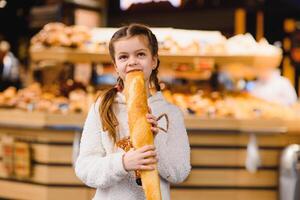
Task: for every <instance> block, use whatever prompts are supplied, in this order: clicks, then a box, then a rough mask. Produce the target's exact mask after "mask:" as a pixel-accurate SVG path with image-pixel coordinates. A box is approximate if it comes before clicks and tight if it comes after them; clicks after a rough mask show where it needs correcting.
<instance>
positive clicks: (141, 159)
mask: <svg viewBox="0 0 300 200" xmlns="http://www.w3.org/2000/svg"><path fill="white" fill-rule="evenodd" d="M156 163H157V154H156V152H155V147H154V146H153V145H147V146H144V147H141V148H139V149H137V150H134V149H130V150H129V151H128V152H127V153H125V154H124V156H123V164H124V168H125V170H126V171H133V170H154V169H155V166H154V164H156Z"/></svg>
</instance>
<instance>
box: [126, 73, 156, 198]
mask: <svg viewBox="0 0 300 200" xmlns="http://www.w3.org/2000/svg"><path fill="white" fill-rule="evenodd" d="M125 96H126V104H127V109H128V124H129V131H130V139H131V142H132V145H133V147H134V148H141V147H143V146H145V145H153V143H154V137H153V134H152V132H151V125H150V123H149V122H148V121H147V118H146V114H147V113H148V112H149V110H148V105H147V93H146V87H145V81H144V74H143V72H142V71H133V72H130V73H128V74H127V76H126V80H125ZM141 179H142V186H143V189H144V192H145V196H146V199H147V200H160V199H161V192H160V178H159V175H158V170H157V166H156V167H155V170H152V171H141Z"/></svg>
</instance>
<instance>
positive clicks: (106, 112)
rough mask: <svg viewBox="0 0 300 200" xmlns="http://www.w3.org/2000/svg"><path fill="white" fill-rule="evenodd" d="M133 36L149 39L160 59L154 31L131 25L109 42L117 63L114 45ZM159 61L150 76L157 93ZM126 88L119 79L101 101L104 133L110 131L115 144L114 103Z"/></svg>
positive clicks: (151, 49) (121, 29)
mask: <svg viewBox="0 0 300 200" xmlns="http://www.w3.org/2000/svg"><path fill="white" fill-rule="evenodd" d="M133 36H144V37H146V38H147V39H148V45H149V49H150V51H151V54H152V56H153V57H154V56H156V57H158V42H157V39H156V37H155V35H154V34H153V33H152V31H151V30H150V29H149V28H148V27H147V26H145V25H142V24H130V25H129V26H123V27H121V28H120V29H119V30H118V31H117V32H115V33H114V35H113V36H112V38H111V40H110V42H109V54H110V56H111V58H112V60H113V62H114V63H115V49H114V43H115V42H116V41H118V40H119V39H121V38H124V37H127V38H130V37H133ZM159 63H160V62H159V59H157V66H156V68H155V69H154V70H152V72H151V75H150V87H155V89H156V91H160V85H159V81H158V78H157V74H158V67H159ZM123 87H124V83H123V80H122V79H121V78H120V77H119V78H118V80H117V85H116V86H115V87H112V88H110V89H108V90H106V91H105V92H104V93H103V95H102V99H101V104H100V107H99V112H100V119H101V122H102V127H103V131H108V133H109V135H110V136H111V138H112V139H113V141H114V142H116V141H117V133H116V127H117V126H118V125H119V123H118V119H117V117H116V115H115V113H114V111H113V103H114V99H115V97H116V94H117V92H118V91H119V90H122V89H123Z"/></svg>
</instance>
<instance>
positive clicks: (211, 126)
mask: <svg viewBox="0 0 300 200" xmlns="http://www.w3.org/2000/svg"><path fill="white" fill-rule="evenodd" d="M85 117H86V115H85V114H83V113H78V114H77V113H70V114H53V113H43V112H38V111H34V112H26V111H22V110H16V109H0V125H2V126H16V127H32V128H44V127H50V128H58V129H60V128H61V129H66V128H71V129H72V128H73V129H74V128H77V129H80V128H82V126H83V123H84V120H85ZM11 119H14V120H11ZM297 123H298V122H297V121H285V120H280V119H243V120H241V119H230V118H212V119H209V118H200V117H198V116H193V115H188V116H185V124H186V128H187V129H188V130H208V131H209V130H211V131H237V132H245V133H247V132H249V133H251V132H255V133H262V134H274V133H276V134H279V133H286V132H293V133H300V128H299V126H298V125H297Z"/></svg>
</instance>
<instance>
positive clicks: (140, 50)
mask: <svg viewBox="0 0 300 200" xmlns="http://www.w3.org/2000/svg"><path fill="white" fill-rule="evenodd" d="M138 51H147V49H138V50H136V51H135V52H138Z"/></svg>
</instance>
